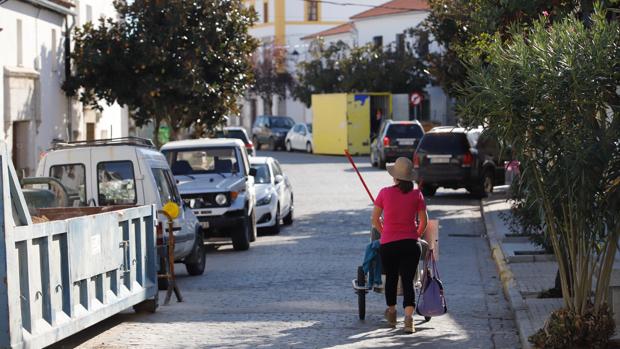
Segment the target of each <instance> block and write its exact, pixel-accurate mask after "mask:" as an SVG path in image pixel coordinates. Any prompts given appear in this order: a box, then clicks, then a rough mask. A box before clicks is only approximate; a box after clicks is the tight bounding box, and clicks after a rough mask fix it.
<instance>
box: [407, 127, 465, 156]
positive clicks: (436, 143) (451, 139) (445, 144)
mask: <svg viewBox="0 0 620 349" xmlns="http://www.w3.org/2000/svg"><path fill="white" fill-rule="evenodd" d="M468 148H469V144H468V143H467V138H466V137H465V134H464V133H456V132H455V133H451V132H446V133H427V134H426V135H424V137H422V141H421V142H420V146H419V147H418V151H424V152H426V153H431V154H464V153H465V152H466V151H467V150H468Z"/></svg>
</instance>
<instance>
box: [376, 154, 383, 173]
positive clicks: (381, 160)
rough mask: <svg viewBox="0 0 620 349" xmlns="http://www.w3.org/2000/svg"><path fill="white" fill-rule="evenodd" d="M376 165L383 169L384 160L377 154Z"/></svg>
mask: <svg viewBox="0 0 620 349" xmlns="http://www.w3.org/2000/svg"><path fill="white" fill-rule="evenodd" d="M377 166H379V168H380V169H382V170H385V160H383V158H381V155H379V156H378V159H377Z"/></svg>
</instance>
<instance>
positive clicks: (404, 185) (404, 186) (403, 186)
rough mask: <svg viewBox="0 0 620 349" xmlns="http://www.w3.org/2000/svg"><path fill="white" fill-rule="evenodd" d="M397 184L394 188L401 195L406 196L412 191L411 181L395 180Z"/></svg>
mask: <svg viewBox="0 0 620 349" xmlns="http://www.w3.org/2000/svg"><path fill="white" fill-rule="evenodd" d="M397 181H398V184H396V186H397V187H398V189H400V192H401V193H403V194H407V193H408V192H410V191H412V190H413V182H412V181H403V180H400V179H397Z"/></svg>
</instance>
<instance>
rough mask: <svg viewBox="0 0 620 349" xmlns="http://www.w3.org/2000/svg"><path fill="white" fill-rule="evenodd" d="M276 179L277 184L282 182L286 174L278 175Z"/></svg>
mask: <svg viewBox="0 0 620 349" xmlns="http://www.w3.org/2000/svg"><path fill="white" fill-rule="evenodd" d="M275 181H276V184H279V183H282V182H283V181H284V176H282V175H276V178H275Z"/></svg>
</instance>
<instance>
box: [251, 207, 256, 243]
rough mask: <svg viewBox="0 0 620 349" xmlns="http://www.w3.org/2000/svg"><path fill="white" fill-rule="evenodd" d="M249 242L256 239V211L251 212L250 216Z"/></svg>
mask: <svg viewBox="0 0 620 349" xmlns="http://www.w3.org/2000/svg"><path fill="white" fill-rule="evenodd" d="M250 224H251V230H250V242H254V241H256V237H257V236H258V232H257V229H256V211H252V215H251V216H250Z"/></svg>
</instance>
